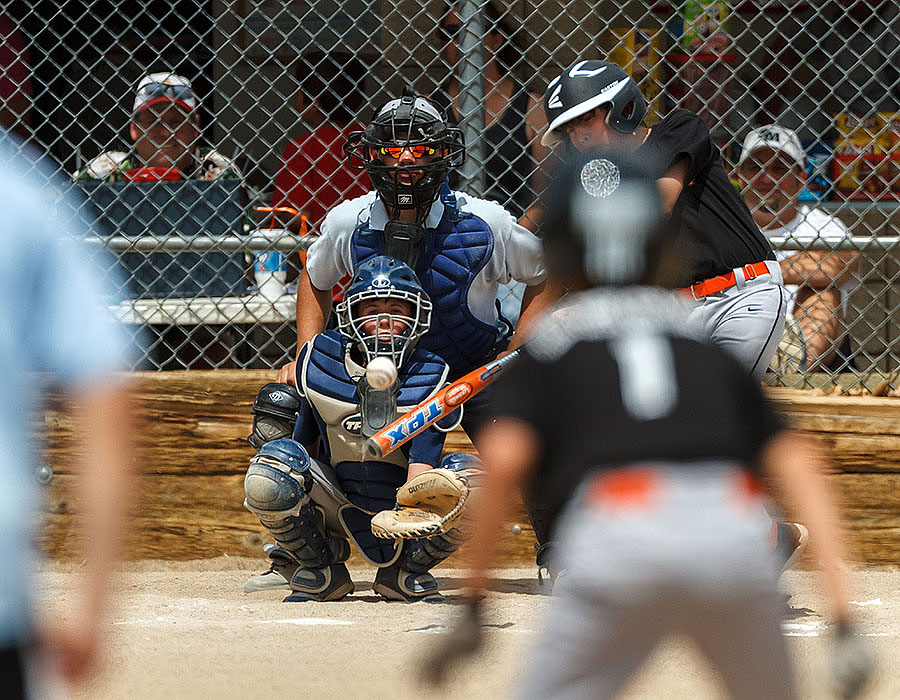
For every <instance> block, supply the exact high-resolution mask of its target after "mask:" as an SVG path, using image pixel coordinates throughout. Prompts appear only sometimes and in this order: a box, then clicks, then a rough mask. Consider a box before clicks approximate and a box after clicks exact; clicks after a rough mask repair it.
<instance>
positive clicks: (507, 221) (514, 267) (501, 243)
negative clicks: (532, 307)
mask: <svg viewBox="0 0 900 700" xmlns="http://www.w3.org/2000/svg"><path fill="white" fill-rule="evenodd" d="M454 194H455V195H456V202H457V206H458V207H459V209H460V211H464V212H471V213H472V214H474V215H476V216H478V217H479V218H481V219H483V220H484V221H485V222H486V223H487V225H488V226H490V228H491V231H492V232H493V234H494V249H493V252H492V254H491V257H490V259H489V260H488V263H487V265H485V266H484V268H483V269H482V270H481V271H480V272H479V273H478V276H477V277H476V278H475V280H474V281H473V282H472V286H471V288H470V290H469V298H468V306H469V310H470V311H471V312H472V314H473V315H474V316H475V317H476V318H477V319H479V320H481V321H485V322H487V323H495V322H496V321H497V308H496V306H495V299H496V298H497V288H498V286H499V285H501V284H506V283H508V282H510V281H511V280H518V281H519V282H524V283H525V284H529V285H532V284H538V283H540V282H542V281H543V280H544V278H545V277H546V271H545V269H544V263H543V255H542V251H541V242H540V239H538V237H537V236H535V235H534V234H533V233H531V231H529V230H528V229H526V228H523V227H522V226H519V224H517V223H516V221H515V219H514V218H513V216H512V214H510V213H509V212H508V211H506V210H505V209H504V208H503V207H502V206H500V205H499V204H497V203H496V202H490V201H488V200H485V199H479V198H477V197H473V196H471V195H469V194H466V193H464V192H454ZM443 215H444V205H443V204H442V203H441V201H440V199H437V200H436V201H435V202H434V204H432V205H431V209H430V211H429V212H428V216H427V217H426V219H425V228H427V229H434V228H437V226H438V224H439V223H440V221H441V217H442V216H443ZM365 221H368V222H369V225H370V226H371V228H372V229H373V230H376V231H383V230H384V228H385V226H386V225H387V222H388V216H387V210H386V209H385V207H384V204H383V203H382V201H381V199H379V198H378V195H377V194H376V193H375V192H374V191H373V192H368V193H366V194H364V195H363V196H361V197H357V198H355V199H350V200H347V201H345V202H341V203H340V204H338V205H337V206H336V207H334V208H333V209H331V211H329V212H328V214H327V215H326V217H325V220H324V221H323V222H322V226H321V228H320V231H321V235H320V236H319V238H318V239H317V240H316V241H315V243H313V244H312V246H310V248H309V251H308V253H307V258H306V270H307V273H308V274H309V279H310V281H311V282H312V284H313V286H314V287H315V288H316V289H331V288H332V287H333V286H334V285H335V284H336V283H337V281H338V280H340V279H341V278H342V277H343V276H344V275H345V274H349V273H350V272H352V271H353V264H352V259H351V254H350V239H351V236H352V234H353V231H354V230H356V227H357V226H359V225H360V224H361V223H363V222H365Z"/></svg>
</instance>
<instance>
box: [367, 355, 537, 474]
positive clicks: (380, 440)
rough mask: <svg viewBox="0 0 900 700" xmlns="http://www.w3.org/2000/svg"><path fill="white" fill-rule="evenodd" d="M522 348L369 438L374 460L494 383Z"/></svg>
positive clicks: (484, 367)
mask: <svg viewBox="0 0 900 700" xmlns="http://www.w3.org/2000/svg"><path fill="white" fill-rule="evenodd" d="M520 350H521V349H519V350H513V351H512V352H511V353H509V354H508V355H504V356H503V357H501V358H499V359H497V360H493V361H491V362H488V363H487V364H486V365H483V366H482V367H479V368H478V369H473V370H472V371H471V372H469V373H468V374H466V375H463V376H462V377H460V378H459V379H457V380H456V381H455V382H453V383H452V384H448V385H447V386H445V387H444V388H443V389H441V390H440V391H439V392H438V393H437V394H435V395H434V396H432V397H431V398H430V399H427V400H425V401H423V402H422V403H420V404H419V405H418V406H416V407H415V408H413V409H412V410H411V411H408V412H406V413H404V414H403V415H402V416H400V417H399V418H398V419H397V420H395V421H394V422H393V423H391V424H390V425H388V426H386V427H384V428H382V429H381V430H379V431H378V432H377V433H375V434H374V435H373V436H372V437H370V438H369V439H368V440H366V452H368V454H369V456H370V457H372V458H373V459H381V458H382V457H384V456H385V455H387V454H390V453H391V452H393V451H394V450H396V449H397V448H398V447H400V446H401V445H403V444H405V443H406V442H408V441H409V440H411V439H412V438H414V437H415V436H416V435H418V434H419V433H421V432H422V431H423V430H425V429H426V428H427V427H428V426H430V425H433V424H434V423H436V422H437V421H439V420H440V419H441V418H443V417H444V416H446V415H447V414H448V413H451V412H452V411H454V410H455V409H456V408H457V407H458V406H460V405H461V404H463V403H465V402H466V401H468V400H469V399H470V398H472V397H473V396H475V394H477V393H478V392H479V391H481V390H482V389H484V388H485V387H486V386H487V385H488V384H490V383H491V382H493V381H494V380H495V379H496V378H497V377H498V376H499V375H500V373H501V372H503V370H505V369H506V368H507V367H509V366H510V365H511V364H513V363H514V362H515V361H516V360H517V359H519V353H520Z"/></svg>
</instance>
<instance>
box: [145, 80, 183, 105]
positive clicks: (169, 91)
mask: <svg viewBox="0 0 900 700" xmlns="http://www.w3.org/2000/svg"><path fill="white" fill-rule="evenodd" d="M137 94H138V96H139V97H145V98H147V99H148V100H150V99H153V98H154V97H169V98H171V99H173V100H182V101H184V102H188V101H189V100H196V99H197V96H196V95H195V94H194V91H193V90H192V89H191V88H189V87H188V86H187V85H167V84H166V83H147V84H146V85H142V86H141V88H140V89H139V90H138V91H137Z"/></svg>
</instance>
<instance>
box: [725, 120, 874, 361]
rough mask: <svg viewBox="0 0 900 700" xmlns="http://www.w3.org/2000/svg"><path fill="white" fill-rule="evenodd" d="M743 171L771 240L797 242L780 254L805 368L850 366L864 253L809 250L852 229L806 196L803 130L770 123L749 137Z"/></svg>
mask: <svg viewBox="0 0 900 700" xmlns="http://www.w3.org/2000/svg"><path fill="white" fill-rule="evenodd" d="M737 175H738V179H739V180H740V184H741V189H742V191H743V194H744V201H745V202H746V203H747V207H748V208H749V209H750V212H751V213H752V214H753V219H754V221H756V224H757V225H758V226H759V228H760V230H761V231H762V232H763V233H764V234H765V235H766V236H767V237H769V238H773V237H785V238H789V239H792V240H791V243H790V248H789V249H784V250H777V249H776V251H775V254H776V256H777V257H778V260H779V264H780V265H781V273H782V276H783V277H784V284H785V289H787V291H788V293H789V294H790V295H791V299H792V302H791V313H792V315H793V320H794V323H792V321H791V319H790V318H789V320H788V324H787V330H786V333H787V332H790V331H791V329H792V328H793V330H794V332H795V333H796V332H799V334H800V335H801V336H802V337H801V339H800V343H799V345H800V347H799V352H798V357H797V362H798V364H799V365H800V368H801V369H805V370H812V369H818V370H824V369H830V370H840V369H842V368H846V366H847V364H848V363H849V356H850V348H849V338H848V336H847V334H846V327H845V325H844V318H845V316H846V304H847V295H848V293H849V291H850V290H852V289H853V288H854V287H855V286H856V284H857V279H856V274H855V273H856V270H857V267H858V254H857V253H855V252H852V251H846V250H843V251H838V250H808V248H809V245H810V243H812V242H813V241H814V240H817V239H825V240H827V241H829V242H833V243H837V242H840V241H842V240H843V239H845V238H847V237H849V236H850V235H851V234H850V231H849V230H848V229H847V227H846V226H845V225H844V224H843V223H842V222H841V221H840V220H839V219H837V218H835V217H833V216H831V215H830V214H827V213H825V212H824V211H821V210H818V209H812V208H810V207H809V206H808V205H806V204H801V203H800V202H799V201H798V195H799V194H800V190H801V189H803V185H804V183H805V181H806V154H805V152H804V150H803V147H802V146H801V145H800V139H798V138H797V134H796V133H794V132H793V131H791V130H790V129H785V128H784V127H781V126H774V125H772V126H762V127H759V128H757V129H754V130H753V131H751V132H750V133H749V134H747V138H746V139H744V146H743V148H742V150H741V155H740V158H739V160H738V167H737Z"/></svg>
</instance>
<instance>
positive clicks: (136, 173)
mask: <svg viewBox="0 0 900 700" xmlns="http://www.w3.org/2000/svg"><path fill="white" fill-rule="evenodd" d="M198 106H199V103H198V101H197V95H196V93H195V92H194V89H193V87H192V86H191V82H190V80H188V79H187V78H185V77H183V76H181V75H176V74H175V73H171V72H161V73H150V74H148V75H145V76H144V77H143V78H141V80H140V82H138V86H137V90H136V92H135V96H134V104H133V107H132V117H131V124H130V125H129V129H128V133H129V135H130V137H131V140H132V142H133V144H134V145H133V147H132V149H131V150H130V151H128V152H126V151H106V152H105V153H101V154H100V155H99V156H97V157H96V158H94V159H93V160H92V161H91V162H90V163H88V164H87V166H85V167H84V168H82V169H81V170H79V171H78V172H77V173H75V179H76V180H106V181H107V182H141V181H152V180H215V179H217V178H220V177H231V178H239V177H240V172H239V171H238V169H237V167H236V166H235V164H234V163H233V162H232V161H231V160H230V159H229V158H226V157H225V156H223V155H222V154H220V153H218V152H217V151H215V150H213V149H211V148H207V147H202V146H199V145H198V141H199V138H200V121H199V115H198Z"/></svg>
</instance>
